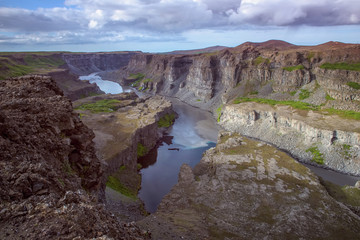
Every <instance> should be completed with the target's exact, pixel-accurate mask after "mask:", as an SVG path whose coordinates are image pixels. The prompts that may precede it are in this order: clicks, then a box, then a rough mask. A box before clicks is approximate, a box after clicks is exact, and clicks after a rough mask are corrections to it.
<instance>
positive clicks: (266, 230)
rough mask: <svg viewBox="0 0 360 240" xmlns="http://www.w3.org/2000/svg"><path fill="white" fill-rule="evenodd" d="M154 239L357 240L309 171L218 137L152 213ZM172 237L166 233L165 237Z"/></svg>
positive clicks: (358, 226) (343, 212)
mask: <svg viewBox="0 0 360 240" xmlns="http://www.w3.org/2000/svg"><path fill="white" fill-rule="evenodd" d="M139 224H140V225H142V226H143V227H145V228H149V229H151V232H152V234H153V235H152V236H153V237H154V238H155V239H357V238H358V234H359V232H360V217H359V216H358V215H356V214H354V213H353V212H352V211H351V210H350V209H349V208H347V207H346V206H345V205H343V204H341V203H338V202H336V201H335V200H334V199H333V198H331V197H330V196H329V195H328V193H327V191H326V190H325V188H324V187H323V186H322V185H321V184H320V182H319V180H318V179H317V177H316V176H315V175H314V174H313V173H312V172H311V171H310V170H309V169H308V168H306V167H304V166H303V165H301V164H299V163H298V162H296V161H295V160H294V159H292V158H291V157H289V156H288V155H286V154H285V153H283V152H281V151H278V150H277V149H276V148H274V147H272V146H270V145H267V144H264V143H260V142H257V141H254V140H250V139H247V138H245V137H241V136H239V135H237V134H231V133H228V132H223V133H221V134H220V136H219V140H218V144H217V146H216V147H215V148H211V149H209V150H208V151H206V153H205V155H204V156H203V158H202V159H201V161H200V163H199V164H198V165H197V166H196V167H195V168H194V169H193V170H192V169H191V167H190V166H188V165H183V166H182V167H181V171H180V173H179V182H178V183H177V184H176V185H175V186H174V188H173V189H172V190H171V191H170V193H169V194H168V195H166V196H165V198H164V199H163V200H162V202H161V204H160V206H159V208H158V210H157V212H156V213H155V214H153V215H151V216H149V217H148V218H146V219H144V220H142V221H141V222H140V223H139ZM169 230H170V231H169Z"/></svg>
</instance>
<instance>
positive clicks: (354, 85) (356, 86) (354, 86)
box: [346, 82, 360, 90]
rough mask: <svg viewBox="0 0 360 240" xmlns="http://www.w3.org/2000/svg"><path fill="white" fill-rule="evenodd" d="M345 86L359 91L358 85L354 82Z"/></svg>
mask: <svg viewBox="0 0 360 240" xmlns="http://www.w3.org/2000/svg"><path fill="white" fill-rule="evenodd" d="M346 85H348V86H349V87H351V88H353V89H356V90H359V89H360V84H358V83H356V82H348V83H347V84H346Z"/></svg>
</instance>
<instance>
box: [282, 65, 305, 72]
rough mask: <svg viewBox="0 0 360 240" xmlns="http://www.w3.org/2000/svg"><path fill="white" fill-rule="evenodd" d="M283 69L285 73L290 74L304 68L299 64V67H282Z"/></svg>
mask: <svg viewBox="0 0 360 240" xmlns="http://www.w3.org/2000/svg"><path fill="white" fill-rule="evenodd" d="M283 69H284V70H285V71H288V72H292V71H295V70H301V69H304V66H303V65H301V64H300V65H297V66H289V67H283Z"/></svg>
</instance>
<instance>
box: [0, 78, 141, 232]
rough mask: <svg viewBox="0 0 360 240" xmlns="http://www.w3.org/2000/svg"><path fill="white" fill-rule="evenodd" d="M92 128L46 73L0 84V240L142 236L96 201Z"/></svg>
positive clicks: (98, 166) (97, 167)
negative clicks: (86, 124)
mask: <svg viewBox="0 0 360 240" xmlns="http://www.w3.org/2000/svg"><path fill="white" fill-rule="evenodd" d="M93 138H94V134H93V132H92V131H91V130H90V129H89V128H87V127H86V126H85V125H84V124H83V123H82V122H81V121H80V118H79V116H78V114H76V113H75V112H73V109H72V105H71V102H70V100H69V99H67V98H65V97H64V96H62V92H61V90H60V89H59V88H58V87H57V86H56V84H55V82H54V81H53V80H52V79H51V78H49V77H43V76H26V77H20V78H16V79H10V80H3V81H0V156H1V158H0V166H1V167H0V209H1V210H0V238H1V239H96V238H99V239H107V238H115V239H142V238H146V237H147V235H146V234H145V233H143V232H142V231H140V229H139V228H137V227H136V226H135V225H134V224H121V223H119V222H118V221H117V220H116V219H115V218H114V217H113V216H112V215H111V214H110V213H109V212H108V211H107V210H106V209H105V208H104V206H103V205H102V204H100V203H99V201H98V196H99V194H100V192H101V190H102V189H101V178H102V174H103V168H102V166H101V162H100V161H99V159H98V158H97V157H96V154H95V148H94V143H93V142H92V139H93Z"/></svg>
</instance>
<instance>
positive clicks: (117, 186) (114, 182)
mask: <svg viewBox="0 0 360 240" xmlns="http://www.w3.org/2000/svg"><path fill="white" fill-rule="evenodd" d="M106 186H107V187H109V188H111V189H113V190H115V191H117V192H119V193H121V194H123V195H125V196H127V197H129V198H131V199H133V200H136V199H137V196H136V193H134V192H133V191H131V190H130V189H129V188H127V187H125V186H124V185H123V184H122V183H121V182H120V181H119V179H117V178H116V177H114V176H109V177H108V180H107V182H106Z"/></svg>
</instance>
